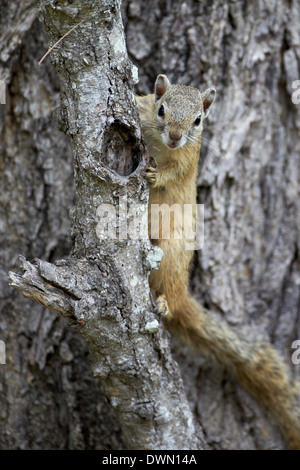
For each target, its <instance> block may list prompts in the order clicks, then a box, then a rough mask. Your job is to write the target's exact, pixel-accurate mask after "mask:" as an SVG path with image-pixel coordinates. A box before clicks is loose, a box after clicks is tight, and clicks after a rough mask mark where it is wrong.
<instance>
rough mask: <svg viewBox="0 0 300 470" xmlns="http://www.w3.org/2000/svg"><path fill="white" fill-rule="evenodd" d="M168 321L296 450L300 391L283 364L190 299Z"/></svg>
mask: <svg viewBox="0 0 300 470" xmlns="http://www.w3.org/2000/svg"><path fill="white" fill-rule="evenodd" d="M182 305H183V308H182V311H181V312H177V313H176V314H175V315H172V316H171V317H170V320H169V321H168V324H169V327H170V329H171V330H172V331H173V332H174V333H175V334H176V335H177V336H181V338H182V339H184V340H185V342H188V343H190V345H191V346H192V347H193V349H196V350H198V351H201V352H202V353H204V354H205V355H207V356H209V357H211V358H213V359H215V360H217V361H218V362H219V363H222V364H224V365H225V366H227V367H228V368H230V369H231V370H232V371H233V372H234V374H235V375H236V376H237V377H238V379H239V381H240V382H241V384H242V385H243V386H244V387H245V388H246V389H247V390H249V391H250V392H251V393H252V395H253V396H254V397H255V398H256V399H257V400H258V401H259V402H260V403H262V404H263V405H264V406H266V407H267V408H268V409H269V410H270V411H271V412H272V414H273V416H274V417H275V419H276V420H277V422H278V424H279V427H280V429H281V431H282V433H283V435H284V436H286V437H287V438H288V441H289V446H290V447H291V448H292V449H298V450H300V406H299V402H298V399H299V395H300V388H298V389H297V388H296V385H295V384H294V385H293V383H292V381H291V378H290V374H289V370H288V367H287V365H286V364H285V363H284V361H283V360H282V359H281V357H280V356H279V355H278V353H277V352H276V351H275V349H274V348H273V347H272V346H271V345H270V344H268V343H261V342H260V343H257V344H256V343H255V342H251V341H249V339H247V338H244V337H242V336H240V335H238V334H236V333H235V332H234V331H233V329H231V328H230V327H229V326H228V325H227V324H226V323H225V322H220V321H219V320H216V319H215V318H214V316H213V315H212V313H210V312H209V311H207V310H205V309H204V308H203V307H202V306H201V305H200V304H198V303H197V302H196V301H195V300H194V299H193V298H192V297H188V298H186V299H184V302H183V304H182Z"/></svg>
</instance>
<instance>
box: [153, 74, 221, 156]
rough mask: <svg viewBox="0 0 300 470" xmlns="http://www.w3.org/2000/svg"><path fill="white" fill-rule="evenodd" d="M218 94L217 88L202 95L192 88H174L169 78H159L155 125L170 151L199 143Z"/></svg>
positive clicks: (156, 90)
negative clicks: (205, 120)
mask: <svg viewBox="0 0 300 470" xmlns="http://www.w3.org/2000/svg"><path fill="white" fill-rule="evenodd" d="M215 94H216V90H215V89H214V88H208V89H207V90H206V91H204V92H203V93H201V92H200V91H199V90H197V89H196V88H192V87H189V86H185V85H180V84H176V85H172V84H171V83H170V81H169V79H168V77H167V76H166V75H158V77H157V79H156V82H155V87H154V104H155V108H156V118H155V119H156V123H155V125H156V129H157V131H158V132H160V134H161V139H162V142H163V143H164V144H165V145H166V146H167V147H168V148H170V149H173V150H175V149H178V148H180V147H183V146H184V145H189V144H194V143H195V142H198V141H199V139H200V136H201V133H202V129H203V120H204V119H205V118H206V117H207V116H208V113H209V109H210V106H211V104H212V103H213V101H214V98H215Z"/></svg>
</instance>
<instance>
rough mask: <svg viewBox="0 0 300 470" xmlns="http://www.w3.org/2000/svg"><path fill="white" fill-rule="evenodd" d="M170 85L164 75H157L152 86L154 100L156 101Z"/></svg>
mask: <svg viewBox="0 0 300 470" xmlns="http://www.w3.org/2000/svg"><path fill="white" fill-rule="evenodd" d="M170 85H171V83H170V81H169V79H168V77H167V76H166V75H158V77H157V79H156V81H155V86H154V102H155V103H156V101H158V100H159V99H160V98H161V97H162V96H163V95H164V94H165V92H166V91H167V88H168V87H169V86H170Z"/></svg>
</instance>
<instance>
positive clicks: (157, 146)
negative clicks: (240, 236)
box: [136, 75, 300, 449]
mask: <svg viewBox="0 0 300 470" xmlns="http://www.w3.org/2000/svg"><path fill="white" fill-rule="evenodd" d="M215 93H216V90H215V89H214V88H209V89H207V90H206V91H204V93H201V92H200V91H198V90H197V89H195V88H192V87H188V86H185V85H180V84H176V85H173V84H171V83H170V81H169V80H168V78H167V77H166V76H165V75H158V77H157V79H156V82H155V88H154V94H150V95H147V96H137V97H136V100H137V104H138V109H139V115H140V120H141V125H142V133H143V136H144V139H145V142H146V145H147V149H148V152H149V156H150V159H152V160H153V159H154V161H155V162H156V167H154V166H149V167H148V169H147V171H146V178H147V179H148V181H149V183H150V199H149V215H148V228H149V236H150V239H151V238H153V237H152V233H151V226H152V228H153V223H154V222H153V221H155V217H156V218H157V217H159V215H156V216H155V217H154V218H153V215H155V214H153V209H152V208H154V207H157V206H153V204H156V205H162V204H164V203H165V204H167V205H168V206H169V207H170V206H172V205H173V204H175V205H177V207H178V206H179V207H180V208H183V206H184V204H192V205H193V207H195V206H196V178H197V171H198V160H199V155H200V147H201V134H202V129H203V121H204V119H205V118H206V116H207V115H208V113H209V110H210V106H211V104H212V103H213V101H214V97H215ZM151 220H152V222H151ZM160 220H162V218H161V217H160ZM170 220H171V222H168V225H169V230H170V237H169V239H168V238H167V237H164V236H163V231H164V229H165V228H166V227H160V228H159V234H158V236H157V237H156V238H157V240H155V239H154V240H153V239H152V241H153V243H156V244H157V245H158V246H159V247H160V248H161V249H162V251H163V253H164V255H163V258H162V261H161V264H160V267H159V269H158V270H155V271H151V273H150V276H149V284H150V288H151V290H152V291H154V293H155V295H156V300H157V305H158V310H159V312H160V313H162V314H164V320H165V324H166V326H167V328H168V329H169V330H170V331H171V332H173V333H175V334H176V335H177V336H179V337H181V338H182V339H184V340H185V341H186V342H188V343H189V344H190V345H191V346H192V347H193V348H194V349H197V350H199V351H201V352H202V353H204V354H206V355H208V356H210V357H211V358H213V359H215V360H217V361H218V362H220V363H222V364H223V365H225V366H227V367H228V368H229V369H231V370H232V371H233V372H234V373H235V375H236V377H237V378H238V379H239V381H240V382H241V383H242V384H243V386H245V387H246V389H248V391H250V392H251V393H252V394H253V395H254V397H255V398H256V399H257V400H258V401H259V402H260V403H262V404H263V405H265V406H266V407H267V408H268V409H269V410H270V411H271V412H272V413H273V415H274V417H275V418H276V420H277V422H278V425H279V427H280V429H281V431H282V433H283V435H284V436H285V437H286V438H287V439H288V442H289V445H290V447H291V448H293V449H300V411H299V403H298V394H299V389H297V387H296V385H295V384H293V383H292V381H291V378H290V375H289V370H288V366H287V365H285V363H284V362H283V360H282V359H281V358H280V356H279V355H278V353H277V352H276V351H275V349H274V348H273V347H272V346H271V345H270V344H268V343H260V344H254V343H251V342H250V341H249V340H248V339H247V338H243V337H242V335H239V334H237V333H235V331H234V330H233V329H231V328H230V327H229V326H228V325H227V323H226V322H222V321H221V322H219V321H216V320H214V318H213V316H212V314H211V313H210V312H209V311H207V310H206V309H205V308H203V307H202V306H201V305H200V304H198V303H197V302H196V301H195V300H194V299H193V298H192V296H191V294H190V293H189V291H188V282H189V269H190V264H191V260H192V256H193V251H192V250H190V249H187V245H186V244H187V236H186V232H185V227H181V221H180V227H179V226H178V225H179V224H178V220H177V219H176V216H175V215H174V217H173V218H172V219H171V218H170ZM156 222H157V220H156ZM194 224H195V211H193V226H194ZM178 233H181V234H182V236H181V237H180V236H178V237H177V236H176V234H178Z"/></svg>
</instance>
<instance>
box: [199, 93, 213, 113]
mask: <svg viewBox="0 0 300 470" xmlns="http://www.w3.org/2000/svg"><path fill="white" fill-rule="evenodd" d="M201 96H202V102H203V111H204V117H207V116H208V113H209V109H210V106H211V105H212V103H213V101H214V99H215V96H216V90H215V89H214V88H208V89H207V90H205V91H204V92H203V93H202V94H201Z"/></svg>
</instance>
